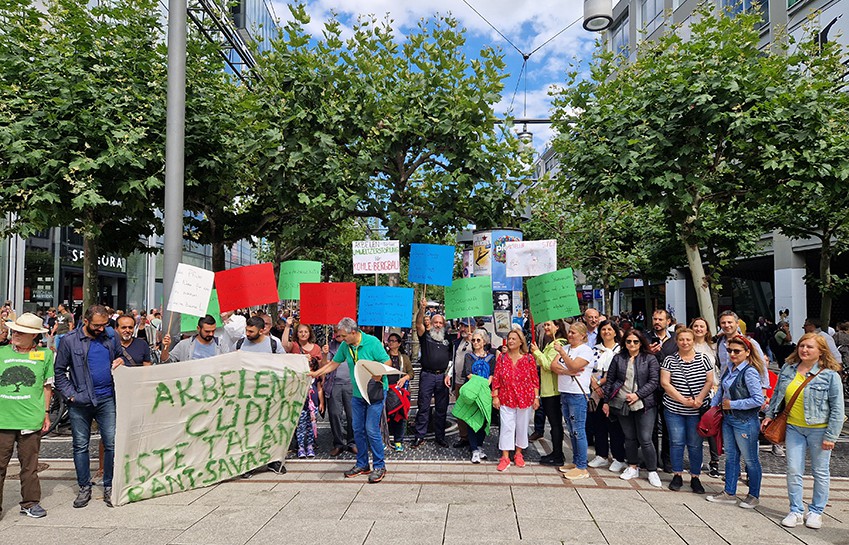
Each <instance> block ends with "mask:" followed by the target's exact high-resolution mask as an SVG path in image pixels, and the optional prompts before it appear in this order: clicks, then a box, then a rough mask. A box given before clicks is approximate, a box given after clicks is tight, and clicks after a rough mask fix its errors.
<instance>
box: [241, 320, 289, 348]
mask: <svg viewBox="0 0 849 545" xmlns="http://www.w3.org/2000/svg"><path fill="white" fill-rule="evenodd" d="M270 329H271V318H269V319H268V330H270ZM268 330H266V324H265V321H264V320H263V319H262V317H261V316H251V317H250V318H248V320H247V322H246V323H245V336H244V337H243V338H241V339H239V340H238V341H236V350H243V351H245V352H263V353H266V354H285V353H286V351H285V350H284V349H283V343H281V342H278V341H277V339H275V338H274V337H272V336H271V335H268V334H267V333H268Z"/></svg>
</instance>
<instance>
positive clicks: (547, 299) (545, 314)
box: [528, 268, 581, 323]
mask: <svg viewBox="0 0 849 545" xmlns="http://www.w3.org/2000/svg"><path fill="white" fill-rule="evenodd" d="M528 298H529V299H530V305H531V312H533V314H534V319H535V320H536V322H537V323H542V322H547V321H549V320H557V319H559V318H568V317H569V316H577V315H578V314H580V313H581V307H580V305H579V304H578V296H577V294H576V293H575V278H574V276H573V274H572V269H571V268H566V269H561V270H559V271H554V272H551V273H547V274H543V275H541V276H537V277H536V278H531V279H529V280H528Z"/></svg>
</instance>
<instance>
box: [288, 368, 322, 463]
mask: <svg viewBox="0 0 849 545" xmlns="http://www.w3.org/2000/svg"><path fill="white" fill-rule="evenodd" d="M318 365H319V359H318V358H310V371H317V370H318ZM323 383H324V379H323V378H321V379H312V381H311V382H310V389H309V393H308V394H307V399H306V401H304V408H303V409H302V410H301V417H300V418H299V419H298V428H297V430H296V431H295V434H296V436H297V438H298V458H313V457H315V439H316V437H317V436H318V427H317V426H316V412H320V413H322V414H324V387H323Z"/></svg>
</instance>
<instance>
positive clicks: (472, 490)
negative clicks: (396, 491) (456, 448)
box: [417, 484, 513, 505]
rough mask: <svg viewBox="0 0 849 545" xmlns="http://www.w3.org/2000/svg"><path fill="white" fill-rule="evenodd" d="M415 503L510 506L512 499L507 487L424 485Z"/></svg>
mask: <svg viewBox="0 0 849 545" xmlns="http://www.w3.org/2000/svg"><path fill="white" fill-rule="evenodd" d="M417 501H418V502H419V503H451V504H469V503H473V504H477V503H483V504H498V505H508V504H512V501H513V499H512V496H511V494H510V487H509V486H504V487H496V486H492V487H481V486H479V485H476V486H475V485H453V486H452V485H441V484H424V485H422V491H421V493H420V494H419V499H418V500H417Z"/></svg>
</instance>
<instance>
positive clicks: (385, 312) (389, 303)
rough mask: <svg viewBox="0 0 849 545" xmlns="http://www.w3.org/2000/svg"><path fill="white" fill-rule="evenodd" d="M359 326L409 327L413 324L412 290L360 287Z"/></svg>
mask: <svg viewBox="0 0 849 545" xmlns="http://www.w3.org/2000/svg"><path fill="white" fill-rule="evenodd" d="M357 314H358V316H357V323H358V324H360V325H373V326H387V327H410V324H412V322H413V288H393V287H387V286H362V287H360V302H359V312H358V313H357Z"/></svg>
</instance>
